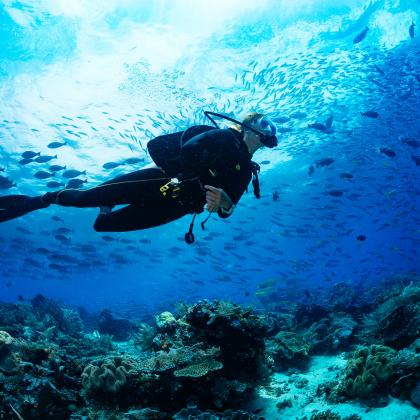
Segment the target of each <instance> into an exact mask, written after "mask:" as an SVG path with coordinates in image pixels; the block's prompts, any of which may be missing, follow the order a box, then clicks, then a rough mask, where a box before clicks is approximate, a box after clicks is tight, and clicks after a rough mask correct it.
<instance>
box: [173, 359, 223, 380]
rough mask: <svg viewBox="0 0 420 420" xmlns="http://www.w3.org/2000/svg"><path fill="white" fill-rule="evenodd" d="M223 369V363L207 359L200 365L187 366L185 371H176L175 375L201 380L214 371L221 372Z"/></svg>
mask: <svg viewBox="0 0 420 420" xmlns="http://www.w3.org/2000/svg"><path fill="white" fill-rule="evenodd" d="M222 368H223V363H220V362H218V361H217V360H213V359H207V360H203V361H201V362H200V363H195V364H192V365H189V366H187V367H186V368H184V369H179V370H176V371H174V375H175V376H177V377H190V378H201V377H202V376H205V375H207V374H208V373H209V372H211V371H213V370H219V369H222Z"/></svg>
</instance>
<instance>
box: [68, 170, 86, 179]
mask: <svg viewBox="0 0 420 420" xmlns="http://www.w3.org/2000/svg"><path fill="white" fill-rule="evenodd" d="M84 174H86V171H82V172H80V171H78V170H76V169H68V170H67V171H64V172H63V177H64V178H76V177H78V176H79V175H84Z"/></svg>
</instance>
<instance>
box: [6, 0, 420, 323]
mask: <svg viewBox="0 0 420 420" xmlns="http://www.w3.org/2000/svg"><path fill="white" fill-rule="evenodd" d="M412 22H414V23H416V24H417V25H419V24H420V5H419V2H418V0H411V1H410V0H400V1H398V0H394V1H392V0H389V1H384V0H380V1H367V0H353V1H323V2H319V1H314V0H313V1H311V0H306V1H304V0H302V1H294V2H290V1H287V0H283V1H279V0H272V1H270V0H267V1H258V2H255V1H244V0H241V1H236V0H224V1H223V2H222V1H216V0H214V1H212V2H208V1H204V0H203V1H186V0H184V1H181V0H177V1H154V2H149V1H139V0H136V1H134V0H126V1H111V0H110V1H107V2H106V4H105V2H99V1H90V2H87V1H82V0H75V1H72V2H65V1H63V0H61V1H57V0H54V1H53V0H42V1H29V0H28V1H8V0H6V1H3V2H1V5H0V103H1V108H0V109H1V116H0V168H3V169H4V171H2V172H0V175H1V176H2V177H8V178H9V179H10V180H12V181H13V182H14V183H16V186H14V187H11V188H7V189H6V188H5V189H2V190H1V191H0V194H1V195H5V194H28V195H38V194H41V193H44V192H45V191H48V190H49V189H48V188H47V186H46V184H47V182H49V181H51V179H46V180H39V179H36V178H34V174H35V173H36V171H39V170H48V167H49V166H50V165H51V164H58V165H63V166H66V167H67V169H77V170H80V171H85V170H86V175H85V176H81V177H80V179H83V180H87V182H86V183H85V184H84V188H89V187H92V186H94V185H96V184H98V183H100V182H103V181H105V180H107V179H110V178H112V177H115V176H117V175H120V174H123V173H127V172H130V171H134V170H137V169H139V168H141V167H143V166H145V165H147V164H148V163H150V162H151V160H150V157H149V156H148V155H147V154H146V153H145V148H146V144H147V141H148V140H150V139H151V138H153V137H155V136H157V135H160V134H162V133H168V132H172V131H179V130H182V129H185V128H186V127H188V126H189V125H193V124H197V123H206V121H205V117H204V114H203V111H204V110H213V111H219V112H225V113H229V115H234V116H240V114H241V113H242V112H244V111H246V110H257V111H261V112H264V113H265V114H266V115H268V116H269V117H271V118H272V119H274V120H276V121H278V125H277V128H278V130H279V131H280V132H281V134H280V135H279V145H278V147H276V148H275V149H272V150H271V149H265V150H261V151H259V152H257V154H256V155H254V160H256V161H257V162H259V163H261V167H262V171H261V175H260V181H261V193H262V194H261V195H262V196H261V199H260V200H256V199H255V198H254V196H253V194H252V188H250V191H249V193H248V194H245V195H244V196H243V197H242V199H241V201H240V205H239V206H237V208H236V210H235V212H234V214H233V215H232V216H231V217H230V218H229V219H227V220H221V219H218V218H217V217H215V216H213V217H212V218H211V219H210V220H209V221H208V222H207V224H206V230H205V231H201V228H200V226H199V223H198V224H196V232H195V233H196V242H195V243H194V244H193V245H187V244H185V242H184V233H185V232H186V231H187V230H188V227H189V223H190V221H191V218H190V216H186V217H185V218H182V219H181V220H178V221H176V222H173V223H171V224H168V225H165V226H161V227H158V228H154V229H149V230H145V231H139V232H130V233H119V234H114V233H112V234H109V235H108V236H110V237H111V240H110V238H104V236H105V234H103V233H97V232H95V231H94V230H93V228H92V224H93V222H94V219H95V217H96V215H97V210H96V209H83V210H82V209H71V208H62V207H58V206H50V207H49V208H48V209H45V210H42V211H39V212H36V213H32V214H29V215H26V216H24V217H22V218H20V219H17V220H14V221H10V222H7V223H3V224H1V225H0V258H1V266H0V299H1V300H12V301H13V300H15V299H16V298H17V297H18V296H23V297H30V296H33V295H34V294H36V293H43V294H45V295H46V296H48V297H52V298H60V299H62V300H63V301H64V302H65V303H71V304H77V305H83V306H86V307H87V308H89V309H99V308H103V307H111V308H114V309H115V310H118V311H120V312H121V313H123V314H124V313H125V314H130V313H134V312H135V313H136V314H137V315H138V314H139V313H142V312H144V313H145V314H146V313H149V312H150V313H156V312H157V311H158V310H164V309H167V308H169V307H171V305H172V304H173V303H174V302H176V301H178V300H186V301H189V302H193V301H196V300H197V299H201V298H224V299H229V300H232V301H234V302H246V303H252V304H254V305H255V306H258V305H261V304H264V297H266V296H268V297H269V298H270V296H271V298H275V297H276V296H277V297H281V296H284V295H287V296H288V297H293V293H295V296H294V297H295V298H296V299H299V298H300V297H301V296H302V291H303V290H304V289H308V290H309V291H310V293H311V294H315V295H316V294H322V293H323V292H324V291H325V290H326V289H328V288H330V287H332V286H334V285H337V283H341V282H344V283H346V284H349V285H351V286H352V287H354V288H355V289H357V287H358V286H359V285H361V284H363V285H365V284H375V283H376V282H378V281H382V280H384V279H386V278H389V277H397V278H398V276H400V275H401V274H404V275H406V276H407V274H408V275H410V273H411V274H415V273H416V272H417V271H418V268H419V261H420V260H419V256H418V250H419V233H420V230H419V196H418V194H419V185H420V184H419V170H420V167H419V166H417V165H416V159H415V157H416V156H419V155H420V148H416V147H415V146H410V145H409V144H407V143H406V141H407V139H415V140H416V141H417V142H419V141H420V107H419V105H420V73H419V66H420V42H419V39H420V37H419V29H418V26H415V27H414V34H413V35H414V36H413V37H411V35H410V32H409V28H410V25H411V24H412ZM366 26H368V27H369V31H368V32H367V34H366V36H365V38H364V39H363V40H362V41H361V42H359V43H356V44H354V43H353V40H354V39H355V37H356V36H357V35H358V34H360V33H361V32H362V31H363V30H364V29H365V27H366ZM366 111H375V112H377V113H378V114H379V116H378V117H377V118H370V117H368V116H362V115H361V112H366ZM296 113H300V114H296ZM330 115H332V116H333V123H332V126H331V129H330V130H328V132H323V131H319V130H316V129H313V128H309V127H308V124H313V123H315V122H321V123H324V122H325V120H326V119H327V118H328V117H329V116H330ZM53 141H59V142H63V141H65V142H66V145H65V146H63V147H60V148H58V149H49V148H48V147H47V145H48V144H49V143H51V142H53ZM383 148H386V149H391V150H392V151H394V152H395V156H394V157H392V156H389V155H387V154H386V153H384V152H383V151H384V149H383ZM381 150H382V151H381ZM25 151H35V152H41V154H42V155H53V156H55V155H56V154H57V158H56V159H53V160H52V161H51V162H48V163H35V162H32V163H30V164H28V165H21V164H19V161H20V160H21V159H22V157H21V154H22V153H23V152H25ZM132 157H138V158H143V159H144V161H142V162H141V163H138V164H135V165H127V164H125V165H121V166H118V167H117V168H115V169H111V170H107V169H104V168H103V165H104V164H105V163H107V162H122V161H124V160H126V159H128V158H132ZM323 158H333V159H334V162H333V163H332V164H330V165H326V166H318V167H317V165H316V163H315V162H316V161H317V160H320V159H323ZM311 166H312V167H314V171H313V173H312V174H310V172H311V170H310V167H311ZM343 173H348V174H351V175H352V178H349V177H346V176H343V175H341V174H343ZM54 180H55V181H59V182H60V181H61V182H62V181H63V179H62V178H61V176H60V175H59V173H58V174H57V176H56V177H55V178H54ZM335 190H338V191H341V192H342V195H337V194H334V191H335ZM275 192H277V193H278V195H279V200H278V201H275V200H273V193H275ZM331 192H333V193H332V194H331ZM54 216H56V217H59V218H61V219H62V220H63V221H62V222H61V221H56V220H54V219H52V217H54ZM205 216H206V213H203V214H202V215H200V216H199V218H200V219H201V220H203V219H204V218H205ZM62 227H65V228H68V229H71V232H69V233H68V234H67V235H66V236H67V237H68V238H70V241H69V242H68V243H67V242H66V243H63V241H60V240H58V239H57V238H56V235H57V232H58V231H57V229H59V228H62ZM360 235H364V236H365V237H366V239H365V240H364V241H362V240H358V239H357V237H359V236H360ZM106 239H108V240H106ZM39 248H44V249H47V250H48V251H47V252H46V251H44V252H42V251H40V250H39ZM261 291H262V292H261Z"/></svg>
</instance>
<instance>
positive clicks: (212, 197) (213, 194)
mask: <svg viewBox="0 0 420 420" xmlns="http://www.w3.org/2000/svg"><path fill="white" fill-rule="evenodd" d="M204 188H205V189H206V190H207V192H206V202H207V210H208V211H212V212H213V211H217V210H219V209H220V208H224V209H226V210H229V209H230V208H231V207H232V205H233V201H232V200H231V198H230V197H229V196H228V195H227V194H226V193H225V192H224V191H223V190H222V189H221V188H216V187H212V186H211V185H204Z"/></svg>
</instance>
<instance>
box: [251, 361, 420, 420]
mask: <svg viewBox="0 0 420 420" xmlns="http://www.w3.org/2000/svg"><path fill="white" fill-rule="evenodd" d="M344 356H345V353H342V354H340V355H335V356H314V357H312V358H311V361H310V364H309V366H308V368H309V369H308V371H307V372H306V373H300V374H298V375H296V374H292V375H287V374H285V373H275V374H274V375H273V376H272V380H271V383H270V385H269V386H268V387H261V388H260V390H259V392H258V394H259V397H258V398H257V399H255V400H253V401H252V402H250V404H249V407H247V408H248V409H249V410H250V411H254V410H258V409H261V408H263V410H262V411H260V412H259V415H260V416H262V417H264V418H265V419H267V420H283V419H295V418H302V417H303V416H307V417H308V418H310V417H311V416H312V415H313V414H315V413H317V412H321V411H323V412H325V411H326V410H331V411H332V412H334V413H336V414H339V415H340V416H343V417H345V416H350V415H351V414H357V415H359V416H360V417H361V418H362V419H363V420H419V419H420V409H419V408H417V407H415V406H414V405H413V404H411V403H410V402H404V401H401V400H399V399H396V398H392V397H390V402H389V404H388V405H387V406H386V407H381V408H376V407H375V408H371V407H368V406H366V405H363V404H357V403H340V404H332V403H330V402H328V401H326V400H325V399H324V398H323V397H322V396H317V390H318V386H319V385H321V384H323V383H325V382H328V381H330V380H334V379H336V378H337V377H338V376H339V372H341V371H342V369H344V368H345V367H346V363H347V362H346V359H345V357H344ZM305 379H306V380H307V381H308V382H307V383H306V381H305ZM305 383H306V384H305ZM304 384H305V385H304ZM286 400H291V402H292V406H291V407H285V408H282V409H279V408H277V404H278V403H279V402H282V401H286Z"/></svg>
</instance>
